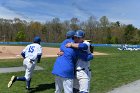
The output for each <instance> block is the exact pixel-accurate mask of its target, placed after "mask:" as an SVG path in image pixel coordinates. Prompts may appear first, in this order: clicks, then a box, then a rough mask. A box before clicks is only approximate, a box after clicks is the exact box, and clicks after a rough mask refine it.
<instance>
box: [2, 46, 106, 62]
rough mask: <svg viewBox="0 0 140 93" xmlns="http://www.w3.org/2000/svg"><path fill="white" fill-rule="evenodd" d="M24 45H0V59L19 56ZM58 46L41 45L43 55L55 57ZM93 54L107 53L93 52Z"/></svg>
mask: <svg viewBox="0 0 140 93" xmlns="http://www.w3.org/2000/svg"><path fill="white" fill-rule="evenodd" d="M24 48H25V46H0V59H11V58H21V55H20V53H21V51H22V50H23V49H24ZM58 51H59V48H51V47H43V57H56V56H57V55H56V54H57V52H58ZM94 55H107V54H106V53H99V52H94Z"/></svg>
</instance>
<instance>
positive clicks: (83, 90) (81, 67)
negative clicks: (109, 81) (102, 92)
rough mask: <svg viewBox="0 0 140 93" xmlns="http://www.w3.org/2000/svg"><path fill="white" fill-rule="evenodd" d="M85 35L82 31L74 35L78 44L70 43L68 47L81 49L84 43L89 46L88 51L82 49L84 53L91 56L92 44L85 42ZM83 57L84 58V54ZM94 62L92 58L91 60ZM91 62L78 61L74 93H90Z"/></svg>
mask: <svg viewBox="0 0 140 93" xmlns="http://www.w3.org/2000/svg"><path fill="white" fill-rule="evenodd" d="M84 36H85V33H84V32H83V31H82V30H78V31H76V33H75V35H74V40H75V42H76V43H68V44H67V45H66V46H67V47H73V48H78V49H81V43H84V44H86V45H87V46H88V48H87V49H82V51H85V52H87V53H88V54H91V51H90V50H91V49H90V47H91V46H90V43H89V42H87V41H84ZM81 56H83V57H84V55H83V54H82V55H81ZM89 60H92V57H91V58H90V59H89ZM89 60H86V61H85V60H83V59H81V58H79V59H78V61H77V63H76V79H75V80H74V93H79V92H80V93H89V87H90V86H89V85H90V78H91V70H90V62H89Z"/></svg>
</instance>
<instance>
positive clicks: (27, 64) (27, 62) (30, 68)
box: [23, 58, 35, 81]
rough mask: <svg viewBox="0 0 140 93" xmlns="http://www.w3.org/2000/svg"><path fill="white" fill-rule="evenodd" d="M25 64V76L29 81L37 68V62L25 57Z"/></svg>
mask: <svg viewBox="0 0 140 93" xmlns="http://www.w3.org/2000/svg"><path fill="white" fill-rule="evenodd" d="M23 66H24V68H25V78H26V80H27V81H29V80H30V79H31V77H32V74H33V70H34V68H35V62H32V63H31V62H30V59H28V58H25V59H24V61H23Z"/></svg>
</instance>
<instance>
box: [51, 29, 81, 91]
mask: <svg viewBox="0 0 140 93" xmlns="http://www.w3.org/2000/svg"><path fill="white" fill-rule="evenodd" d="M74 34H75V32H74V31H68V32H67V34H66V36H67V39H66V40H64V41H63V42H62V44H61V47H60V51H61V52H63V55H61V56H58V58H57V59H56V62H55V64H54V67H53V71H52V74H54V75H55V76H56V78H55V87H56V90H55V93H62V90H63V89H64V93H73V79H74V77H75V74H74V67H75V63H76V62H77V58H78V56H77V55H78V54H77V53H78V51H77V50H76V49H73V48H67V47H65V45H66V44H67V43H70V42H74V41H73V36H74Z"/></svg>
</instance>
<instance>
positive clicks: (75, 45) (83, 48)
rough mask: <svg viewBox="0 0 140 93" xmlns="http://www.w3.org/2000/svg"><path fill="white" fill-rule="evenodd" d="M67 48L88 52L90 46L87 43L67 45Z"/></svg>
mask: <svg viewBox="0 0 140 93" xmlns="http://www.w3.org/2000/svg"><path fill="white" fill-rule="evenodd" d="M66 47H73V48H77V49H81V50H87V49H88V46H87V44H85V43H67V44H66Z"/></svg>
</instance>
